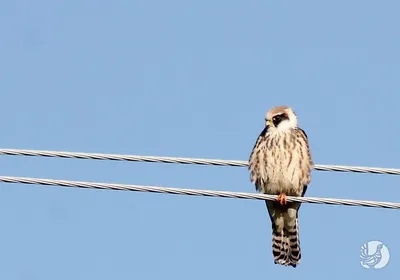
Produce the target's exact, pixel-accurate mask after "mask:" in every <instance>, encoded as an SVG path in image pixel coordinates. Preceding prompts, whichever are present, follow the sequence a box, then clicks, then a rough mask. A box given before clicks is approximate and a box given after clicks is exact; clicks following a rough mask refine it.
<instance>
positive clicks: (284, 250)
mask: <svg viewBox="0 0 400 280" xmlns="http://www.w3.org/2000/svg"><path fill="white" fill-rule="evenodd" d="M272 253H273V255H274V259H275V263H276V264H280V265H285V266H293V267H296V266H297V264H298V263H299V262H300V259H301V250H300V239H299V232H298V223H297V219H296V223H295V226H294V227H293V228H291V229H290V230H287V229H286V228H285V229H283V231H281V232H278V231H276V230H275V229H273V230H272Z"/></svg>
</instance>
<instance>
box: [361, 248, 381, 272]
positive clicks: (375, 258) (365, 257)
mask: <svg viewBox="0 0 400 280" xmlns="http://www.w3.org/2000/svg"><path fill="white" fill-rule="evenodd" d="M382 249H383V244H378V246H377V247H376V252H375V253H373V254H372V255H369V254H368V246H367V244H364V245H363V246H361V254H360V257H361V264H362V265H366V266H368V267H375V266H376V265H377V264H378V263H380V261H381V259H382Z"/></svg>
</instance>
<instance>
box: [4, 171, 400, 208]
mask: <svg viewBox="0 0 400 280" xmlns="http://www.w3.org/2000/svg"><path fill="white" fill-rule="evenodd" d="M0 182H4V183H14V184H16V183H20V184H29V185H45V186H60V187H73V188H88V189H103V190H121V191H136V192H152V193H164V194H177V195H192V196H206V197H222V198H236V199H256V200H275V199H276V198H277V196H276V195H267V194H258V193H243V192H229V191H213V190H195V189H182V188H170V187H159V186H143V185H126V184H109V183H95V182H80V181H65V180H53V179H41V178H27V177H10V176H0ZM287 201H289V202H293V201H295V202H302V203H313V204H329V205H345V206H363V207H376V208H388V209H400V203H394V202H380V201H368V200H353V199H338V198H319V197H292V196H288V197H287Z"/></svg>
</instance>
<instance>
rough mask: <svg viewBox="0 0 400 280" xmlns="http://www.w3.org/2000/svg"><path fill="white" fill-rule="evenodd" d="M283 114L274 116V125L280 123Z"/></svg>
mask: <svg viewBox="0 0 400 280" xmlns="http://www.w3.org/2000/svg"><path fill="white" fill-rule="evenodd" d="M281 120H282V116H281V115H278V116H275V117H273V118H272V122H273V123H274V126H275V127H277V126H278V124H279V123H280V122H281Z"/></svg>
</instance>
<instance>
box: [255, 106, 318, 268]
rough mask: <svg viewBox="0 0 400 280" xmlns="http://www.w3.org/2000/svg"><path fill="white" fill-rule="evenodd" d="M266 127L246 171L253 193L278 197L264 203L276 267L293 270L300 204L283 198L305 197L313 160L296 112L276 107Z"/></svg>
mask: <svg viewBox="0 0 400 280" xmlns="http://www.w3.org/2000/svg"><path fill="white" fill-rule="evenodd" d="M265 120H266V125H265V128H264V129H263V131H262V132H261V134H260V135H259V136H258V139H257V142H256V144H255V145H254V148H253V150H252V152H251V155H250V159H249V170H250V175H251V181H252V182H253V183H255V186H256V189H257V190H258V191H259V192H261V193H265V194H272V195H279V198H278V200H277V201H266V205H267V209H268V213H269V216H270V218H271V223H272V252H273V256H274V260H275V263H277V264H281V265H286V266H288V265H289V266H293V267H296V266H297V264H298V263H299V262H300V259H301V250H300V240H299V234H298V210H299V208H300V205H301V204H300V203H298V202H286V199H285V197H286V195H289V196H304V194H305V192H306V189H307V186H308V185H309V184H310V182H311V168H312V165H313V163H312V159H311V153H310V149H309V145H308V139H307V135H306V133H305V132H304V131H303V130H302V129H301V128H299V127H298V126H297V125H298V121H297V117H296V114H295V112H294V111H293V110H292V109H291V108H290V107H288V106H278V107H274V108H272V109H271V110H270V111H268V112H267V114H266V117H265Z"/></svg>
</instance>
